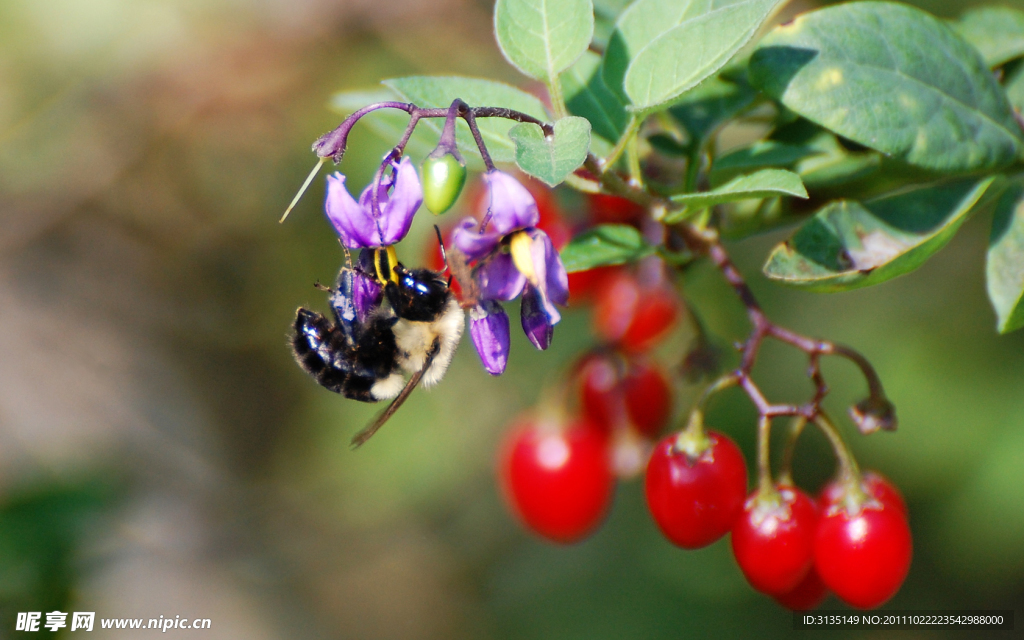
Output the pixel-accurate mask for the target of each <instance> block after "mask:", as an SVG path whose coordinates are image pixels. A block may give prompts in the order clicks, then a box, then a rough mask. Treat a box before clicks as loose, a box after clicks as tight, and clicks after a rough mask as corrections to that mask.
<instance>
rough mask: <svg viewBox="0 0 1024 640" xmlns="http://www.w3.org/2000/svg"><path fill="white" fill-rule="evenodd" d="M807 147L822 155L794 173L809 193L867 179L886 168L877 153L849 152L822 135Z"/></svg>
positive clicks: (831, 137) (809, 159)
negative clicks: (797, 174) (798, 176)
mask: <svg viewBox="0 0 1024 640" xmlns="http://www.w3.org/2000/svg"><path fill="white" fill-rule="evenodd" d="M807 146H808V147H810V148H812V149H817V150H818V151H820V152H821V153H820V154H818V155H814V156H810V157H808V158H806V159H804V160H801V161H799V162H798V163H797V164H796V166H795V167H794V170H795V171H796V172H797V173H799V174H800V178H801V179H802V180H803V181H804V185H805V186H806V187H807V188H808V189H827V188H831V187H838V186H841V185H844V184H849V183H851V182H854V181H857V180H860V179H861V178H866V177H867V176H869V175H871V174H873V173H875V172H876V171H878V169H879V167H881V166H882V157H881V156H880V155H878V153H876V152H874V151H865V152H853V151H847V150H846V148H845V147H843V145H841V144H839V141H838V140H836V137H835V136H834V135H832V134H831V133H828V132H827V131H821V132H820V133H818V134H817V135H816V136H814V137H813V138H811V140H810V141H808V143H807Z"/></svg>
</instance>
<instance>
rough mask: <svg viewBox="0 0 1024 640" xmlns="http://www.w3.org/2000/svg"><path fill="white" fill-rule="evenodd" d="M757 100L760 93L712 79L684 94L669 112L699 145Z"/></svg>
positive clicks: (741, 85) (749, 88) (747, 87)
mask: <svg viewBox="0 0 1024 640" xmlns="http://www.w3.org/2000/svg"><path fill="white" fill-rule="evenodd" d="M756 97H757V92H756V91H754V90H753V89H752V88H751V87H750V86H748V85H746V84H739V83H735V82H727V81H725V80H721V79H719V78H709V79H707V80H705V81H704V82H702V83H701V84H700V85H698V86H696V87H694V88H693V89H691V90H690V91H687V92H686V93H685V94H683V96H682V98H680V100H679V101H678V102H676V103H675V104H674V105H673V106H672V108H671V109H669V114H671V115H672V117H673V118H675V119H676V120H678V121H679V123H680V124H681V125H683V127H685V128H686V131H687V132H688V133H689V134H690V136H691V137H692V140H693V141H696V143H697V144H698V145H699V144H702V143H703V142H704V141H705V140H707V139H708V138H710V137H711V135H712V134H713V133H714V132H715V131H716V130H717V129H718V128H719V127H720V126H722V125H723V124H725V123H726V122H728V121H729V120H731V119H732V118H733V117H735V116H736V115H738V114H739V113H740V112H741V111H743V110H744V109H746V108H747V107H749V106H750V105H752V104H753V103H754V99H755V98H756ZM691 144H692V142H691Z"/></svg>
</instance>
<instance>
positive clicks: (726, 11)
mask: <svg viewBox="0 0 1024 640" xmlns="http://www.w3.org/2000/svg"><path fill="white" fill-rule="evenodd" d="M779 2H780V0H636V2H634V3H633V4H631V5H630V6H629V8H627V9H626V10H625V11H623V12H622V15H621V16H619V20H618V22H617V24H616V29H615V32H614V33H613V34H612V38H611V40H610V41H609V43H608V51H607V53H606V54H605V59H606V60H605V70H604V74H605V81H606V83H607V84H608V87H609V88H611V89H612V91H615V92H616V93H618V94H619V95H620V97H621V98H622V99H623V100H624V101H627V102H630V103H631V104H632V105H633V107H634V108H635V109H637V110H639V111H649V110H652V109H653V108H654V107H656V106H658V105H660V104H664V103H666V102H669V101H671V100H673V99H674V98H676V97H678V96H679V95H681V94H682V93H683V92H685V91H686V90H687V89H690V88H691V87H694V86H696V85H697V84H699V83H700V82H701V81H702V80H704V79H705V78H708V77H710V76H711V75H713V74H714V73H715V72H716V71H718V70H719V69H721V68H722V67H723V66H724V65H725V64H726V63H727V62H729V59H730V58H732V56H733V55H734V54H735V53H736V52H737V51H739V49H740V48H741V47H742V46H743V45H744V44H746V43H747V41H749V40H750V38H751V37H753V35H754V33H755V32H756V31H757V29H758V28H759V27H760V26H761V24H763V23H764V21H765V20H766V19H767V18H768V15H769V14H770V13H771V11H772V10H773V9H774V8H775V7H776V6H777V5H778V4H779Z"/></svg>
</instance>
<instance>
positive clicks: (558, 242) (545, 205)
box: [524, 180, 572, 250]
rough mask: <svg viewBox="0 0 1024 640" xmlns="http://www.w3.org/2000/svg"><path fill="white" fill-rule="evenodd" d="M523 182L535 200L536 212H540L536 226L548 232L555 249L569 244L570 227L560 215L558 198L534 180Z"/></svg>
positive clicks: (570, 238) (570, 237)
mask: <svg viewBox="0 0 1024 640" xmlns="http://www.w3.org/2000/svg"><path fill="white" fill-rule="evenodd" d="M524 184H525V185H526V188H527V189H529V191H530V194H532V195H533V199H534V200H535V201H536V202H537V213H539V214H540V220H539V221H538V222H537V228H539V229H541V230H542V231H544V233H546V234H548V237H549V238H551V244H553V245H554V247H555V249H559V250H561V248H562V247H564V246H565V245H567V244H569V240H572V229H571V228H570V227H569V224H568V223H566V221H565V218H564V217H563V215H562V210H561V209H560V208H559V206H558V200H557V199H556V198H555V195H554V193H552V191H551V189H548V188H547V187H545V186H543V185H541V184H540V183H538V182H536V181H534V180H527V181H526V182H525V183H524Z"/></svg>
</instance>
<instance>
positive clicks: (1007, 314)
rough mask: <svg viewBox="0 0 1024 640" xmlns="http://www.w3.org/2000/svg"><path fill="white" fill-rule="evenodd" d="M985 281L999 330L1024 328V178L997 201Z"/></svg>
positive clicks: (1007, 330)
mask: <svg viewBox="0 0 1024 640" xmlns="http://www.w3.org/2000/svg"><path fill="white" fill-rule="evenodd" d="M985 282H986V284H987V286H988V298H989V300H991V301H992V307H993V308H995V310H996V316H997V318H998V323H997V327H998V328H999V332H1000V333H1008V332H1010V331H1014V330H1015V329H1019V328H1021V327H1024V182H1022V181H1021V180H1020V179H1018V180H1017V181H1016V182H1014V183H1013V184H1011V185H1010V186H1009V187H1008V188H1007V190H1006V191H1005V192H1003V195H1002V196H1001V197H1000V198H999V202H998V203H997V204H996V210H995V215H994V216H993V218H992V235H991V237H990V239H989V246H988V260H987V262H986V264H985Z"/></svg>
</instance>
